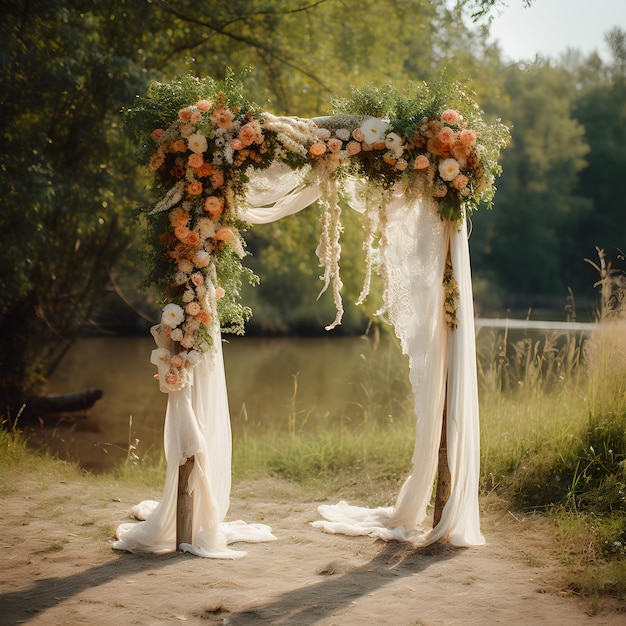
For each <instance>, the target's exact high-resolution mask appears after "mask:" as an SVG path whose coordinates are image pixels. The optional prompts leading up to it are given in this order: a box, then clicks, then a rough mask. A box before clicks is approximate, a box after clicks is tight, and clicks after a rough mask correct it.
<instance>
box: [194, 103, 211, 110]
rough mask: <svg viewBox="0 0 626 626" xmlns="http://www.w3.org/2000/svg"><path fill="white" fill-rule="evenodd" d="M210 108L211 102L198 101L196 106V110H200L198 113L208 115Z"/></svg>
mask: <svg viewBox="0 0 626 626" xmlns="http://www.w3.org/2000/svg"><path fill="white" fill-rule="evenodd" d="M210 108H211V102H210V101H209V100H198V102H197V104H196V109H198V111H202V112H203V113H206V112H207V111H208V110H209V109H210Z"/></svg>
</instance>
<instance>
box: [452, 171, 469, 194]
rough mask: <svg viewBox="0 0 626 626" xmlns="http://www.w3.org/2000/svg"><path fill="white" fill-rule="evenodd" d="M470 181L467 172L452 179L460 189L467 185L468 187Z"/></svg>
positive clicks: (455, 186) (453, 184)
mask: <svg viewBox="0 0 626 626" xmlns="http://www.w3.org/2000/svg"><path fill="white" fill-rule="evenodd" d="M468 182H469V179H468V178H467V176H465V174H458V175H457V176H455V177H454V179H453V180H452V186H453V187H454V188H455V189H458V190H459V191H460V190H461V189H465V187H467V183H468Z"/></svg>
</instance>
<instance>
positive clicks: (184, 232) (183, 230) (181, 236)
mask: <svg viewBox="0 0 626 626" xmlns="http://www.w3.org/2000/svg"><path fill="white" fill-rule="evenodd" d="M174 234H175V235H176V239H178V240H180V241H187V237H189V229H188V228H187V227H186V226H177V227H176V228H175V229H174Z"/></svg>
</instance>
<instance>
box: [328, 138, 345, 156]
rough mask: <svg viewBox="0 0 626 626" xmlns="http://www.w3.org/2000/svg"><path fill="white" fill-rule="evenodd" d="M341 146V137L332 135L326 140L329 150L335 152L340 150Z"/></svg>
mask: <svg viewBox="0 0 626 626" xmlns="http://www.w3.org/2000/svg"><path fill="white" fill-rule="evenodd" d="M342 147H343V144H342V142H341V139H336V138H335V137H333V138H332V139H329V140H328V149H329V150H330V151H331V152H334V153H337V152H339V151H340V150H341V148H342Z"/></svg>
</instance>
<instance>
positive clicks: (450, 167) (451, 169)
mask: <svg viewBox="0 0 626 626" xmlns="http://www.w3.org/2000/svg"><path fill="white" fill-rule="evenodd" d="M459 173H460V167H459V162H458V161H457V160H456V159H445V160H443V161H442V162H441V163H439V176H441V178H443V180H446V181H451V180H454V178H455V177H456V176H458V174H459Z"/></svg>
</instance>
